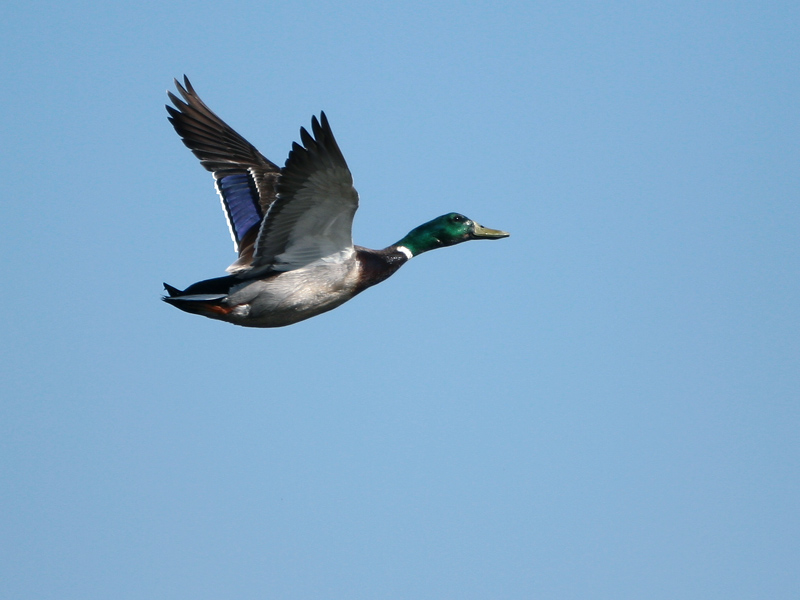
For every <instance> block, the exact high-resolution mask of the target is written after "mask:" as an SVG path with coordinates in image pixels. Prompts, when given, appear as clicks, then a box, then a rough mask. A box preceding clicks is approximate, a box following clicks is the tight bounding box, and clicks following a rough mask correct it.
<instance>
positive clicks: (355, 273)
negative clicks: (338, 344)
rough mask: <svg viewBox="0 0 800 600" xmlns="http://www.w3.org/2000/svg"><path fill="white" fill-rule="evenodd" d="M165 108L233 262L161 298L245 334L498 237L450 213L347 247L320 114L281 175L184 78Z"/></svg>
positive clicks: (340, 163)
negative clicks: (431, 257)
mask: <svg viewBox="0 0 800 600" xmlns="http://www.w3.org/2000/svg"><path fill="white" fill-rule="evenodd" d="M175 85H176V86H177V89H178V92H179V93H180V95H181V96H182V97H183V100H181V99H179V98H178V97H177V96H175V95H174V94H173V93H171V92H167V95H168V96H169V99H170V101H172V103H173V104H174V105H175V106H174V108H173V107H172V106H167V111H168V112H169V120H170V122H171V123H172V125H173V127H174V128H175V131H176V132H177V133H178V135H179V136H180V137H181V139H182V140H183V143H184V144H185V145H186V146H187V147H188V148H189V149H190V150H191V151H192V152H193V153H194V155H195V156H196V157H197V158H199V159H200V164H202V165H203V167H205V168H206V169H207V170H208V171H210V172H211V173H212V174H213V176H214V181H215V184H216V188H217V193H218V194H219V196H220V199H221V201H222V208H223V210H224V212H225V217H226V218H227V220H228V226H229V228H230V232H231V237H232V238H233V243H234V248H235V250H236V252H237V253H238V255H239V256H238V259H237V260H236V261H235V262H234V263H233V264H232V265H231V266H230V267H228V269H227V271H228V273H229V275H227V276H224V277H217V278H214V279H206V280H204V281H200V282H198V283H195V284H192V285H190V286H189V287H188V288H186V289H185V290H183V291H181V290H179V289H177V288H175V287H173V286H171V285H168V284H166V283H165V284H164V289H165V290H166V291H167V294H168V295H167V296H164V297H163V298H162V299H163V300H164V301H165V302H168V303H169V304H172V305H173V306H175V307H177V308H179V309H181V310H183V311H186V312H188V313H193V314H198V315H202V316H204V317H209V318H211V319H219V320H221V321H227V322H228V323H233V324H235V325H242V326H244V327H283V326H284V325H291V324H293V323H297V322H298V321H302V320H304V319H308V318H310V317H314V316H316V315H319V314H321V313H324V312H326V311H329V310H332V309H334V308H336V307H337V306H340V305H341V304H343V303H345V302H347V301H348V300H350V299H351V298H352V297H354V296H355V295H357V294H360V293H361V292H363V291H364V290H365V289H367V288H368V287H371V286H373V285H375V284H378V283H380V282H382V281H384V280H385V279H386V278H388V277H389V276H390V275H392V274H393V273H394V272H395V271H397V269H399V268H400V267H401V266H403V265H404V264H405V263H406V262H408V261H409V260H410V259H411V258H413V257H414V256H417V255H419V254H422V253H423V252H427V251H428V250H433V249H435V248H442V247H444V246H452V245H454V244H460V243H461V242H466V241H468V240H496V239H500V238H504V237H508V235H509V234H508V233H506V232H505V231H498V230H496V229H487V228H486V227H482V226H481V225H479V224H478V223H476V222H475V221H473V220H471V219H468V218H467V217H465V216H464V215H461V214H458V213H448V214H446V215H442V216H441V217H437V218H436V219H433V220H432V221H429V222H427V223H425V224H423V225H420V226H419V227H417V228H415V229H413V230H411V231H410V232H409V233H408V234H407V235H406V236H405V237H404V238H403V239H401V240H400V241H398V242H397V243H395V244H392V245H391V246H388V247H387V248H384V249H383V250H370V249H369V248H363V247H361V246H355V245H353V237H352V226H353V216H354V215H355V213H356V209H357V208H358V193H357V192H356V190H355V188H354V187H353V177H352V175H351V174H350V169H349V168H348V167H347V163H346V162H345V160H344V156H342V152H341V150H339V146H338V145H337V143H336V140H335V139H334V137H333V132H332V131H331V127H330V124H329V123H328V119H327V117H326V116H325V113H324V112H323V113H321V114H320V117H319V119H317V117H316V116H315V117H313V118H312V119H311V133H309V132H308V131H306V129H305V128H301V129H300V140H301V142H302V145H300V144H298V143H296V142H295V143H293V144H292V150H291V152H289V158H288V159H287V160H286V165H285V166H284V167H283V168H282V169H281V168H280V167H278V166H277V165H276V164H275V163H273V162H271V161H269V160H267V159H266V158H265V157H264V156H263V155H262V154H261V153H260V152H259V151H258V150H256V149H255V147H253V146H252V145H251V144H250V143H249V142H248V141H247V140H245V139H244V138H243V137H242V136H240V135H239V134H238V133H236V132H235V131H234V130H233V129H231V128H230V127H229V126H228V125H227V124H226V123H225V122H224V121H223V120H222V119H220V118H219V117H218V116H217V115H216V114H215V113H214V112H212V111H211V109H209V108H208V107H207V106H206V105H205V103H204V102H203V101H202V100H201V99H200V98H199V96H198V95H197V93H196V92H195V91H194V88H193V87H192V84H191V83H189V80H188V78H186V77H185V76H184V84H183V85H181V84H180V83H179V82H178V81H177V80H175Z"/></svg>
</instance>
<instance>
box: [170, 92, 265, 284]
mask: <svg viewBox="0 0 800 600" xmlns="http://www.w3.org/2000/svg"><path fill="white" fill-rule="evenodd" d="M183 81H184V85H181V84H180V83H179V82H178V81H177V80H175V85H176V87H177V88H178V92H179V93H180V95H181V96H182V97H183V100H181V99H179V98H178V97H176V96H175V95H174V94H173V93H171V92H167V95H168V96H169V99H170V100H171V101H172V103H173V104H174V105H175V108H173V107H171V106H167V111H168V112H169V115H170V116H169V120H170V122H171V123H172V125H173V127H175V131H176V132H178V135H180V136H181V139H182V140H183V143H184V144H186V146H187V147H188V148H189V149H190V150H191V151H192V152H193V153H194V155H195V156H196V157H197V158H199V159H200V164H202V165H203V166H204V167H205V168H206V169H207V170H209V171H211V173H212V174H213V175H214V180H215V182H216V188H217V192H218V193H219V196H220V199H221V201H222V208H223V210H224V211H225V217H226V218H227V220H228V227H229V228H230V231H231V238H233V243H234V248H235V250H236V251H237V252H238V253H239V260H237V261H236V262H235V263H234V264H233V265H231V266H230V267H229V268H228V270H229V271H238V270H241V269H244V268H247V267H248V266H249V265H250V262H251V260H252V256H253V249H254V245H255V240H256V237H257V234H258V230H259V226H260V225H261V222H262V220H263V218H264V215H265V214H267V212H268V210H269V208H270V206H271V205H272V203H273V202H274V201H275V193H276V183H277V180H278V177H279V176H280V172H281V170H280V168H279V167H278V166H277V165H276V164H275V163H273V162H271V161H269V160H267V159H266V158H265V157H264V156H263V155H262V154H261V153H260V152H259V151H258V150H256V149H255V147H254V146H253V145H252V144H250V143H249V142H248V141H247V140H245V139H244V138H243V137H242V136H241V135H239V134H238V133H236V132H235V131H234V130H233V129H232V128H231V127H230V126H228V125H227V124H226V123H225V122H224V121H223V120H222V119H220V118H219V117H218V116H217V115H216V114H215V113H214V112H213V111H212V110H211V109H210V108H208V107H207V106H206V105H205V103H204V102H203V101H202V100H201V99H200V98H199V97H198V95H197V93H196V92H195V91H194V88H193V87H192V84H191V83H189V79H188V78H187V77H186V76H184V78H183Z"/></svg>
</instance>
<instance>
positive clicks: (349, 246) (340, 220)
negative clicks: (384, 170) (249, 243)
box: [252, 113, 358, 271]
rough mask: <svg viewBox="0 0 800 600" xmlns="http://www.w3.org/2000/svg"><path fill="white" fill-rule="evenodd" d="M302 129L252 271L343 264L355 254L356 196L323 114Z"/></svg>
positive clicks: (265, 223) (263, 226) (260, 235)
mask: <svg viewBox="0 0 800 600" xmlns="http://www.w3.org/2000/svg"><path fill="white" fill-rule="evenodd" d="M311 131H312V133H313V136H312V135H311V134H309V133H308V131H306V130H305V129H304V128H301V129H300V139H301V141H302V143H303V145H302V146H301V145H300V144H297V143H296V142H295V143H294V144H292V151H291V152H290V153H289V158H288V159H287V160H286V166H285V167H284V168H283V172H282V174H281V177H280V179H279V180H278V185H277V191H278V194H277V198H276V199H275V201H274V202H273V203H272V205H271V206H270V208H269V211H268V212H267V214H266V216H265V218H264V221H263V223H262V224H261V229H260V231H259V233H258V239H257V241H256V247H255V254H254V257H253V263H252V265H253V268H259V267H269V268H270V269H271V270H275V271H291V270H293V269H299V268H300V267H303V266H305V265H307V264H309V263H311V262H313V261H315V260H319V259H326V260H330V261H334V262H338V261H344V260H346V259H347V258H349V257H350V256H351V255H352V253H353V233H352V230H353V217H354V215H355V213H356V209H357V208H358V193H357V192H356V190H355V188H354V187H353V176H352V175H351V174H350V169H348V167H347V163H346V162H345V160H344V156H342V152H341V150H339V146H338V145H337V144H336V140H335V139H334V137H333V133H332V132H331V127H330V124H329V123H328V119H327V117H326V116H325V113H322V114H321V115H320V120H319V121H318V120H317V118H316V117H313V118H312V120H311Z"/></svg>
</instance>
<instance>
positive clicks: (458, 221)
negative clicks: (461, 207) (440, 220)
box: [453, 215, 464, 223]
mask: <svg viewBox="0 0 800 600" xmlns="http://www.w3.org/2000/svg"><path fill="white" fill-rule="evenodd" d="M453 221H455V222H456V223H462V222H463V221H464V217H462V216H461V215H454V216H453Z"/></svg>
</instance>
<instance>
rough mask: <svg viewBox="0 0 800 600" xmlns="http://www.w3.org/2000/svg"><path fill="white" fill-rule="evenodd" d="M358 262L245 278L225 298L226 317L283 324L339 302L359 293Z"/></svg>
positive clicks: (254, 323) (239, 322) (266, 324)
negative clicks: (264, 277)
mask: <svg viewBox="0 0 800 600" xmlns="http://www.w3.org/2000/svg"><path fill="white" fill-rule="evenodd" d="M358 271H359V269H358V266H357V264H352V263H351V264H341V263H339V264H336V263H334V264H330V263H323V264H316V265H310V266H308V267H303V268H302V269H296V270H294V271H286V272H285V273H279V274H277V275H272V276H271V277H269V278H267V279H260V280H255V281H250V282H244V283H243V284H242V285H241V286H238V287H237V288H234V289H233V290H232V291H231V293H230V294H229V295H228V298H227V299H226V304H227V305H228V306H229V307H231V308H232V310H231V312H230V313H229V314H228V315H226V317H227V318H225V320H226V321H229V322H231V323H234V324H236V325H242V326H245V327H283V326H285V325H291V324H292V323H297V322H298V321H303V320H305V319H309V318H311V317H314V316H316V315H319V314H321V313H324V312H327V311H329V310H332V309H334V308H336V307H337V306H341V305H342V304H344V303H345V302H347V301H348V300H350V298H352V297H353V296H355V295H356V294H357V293H358Z"/></svg>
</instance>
